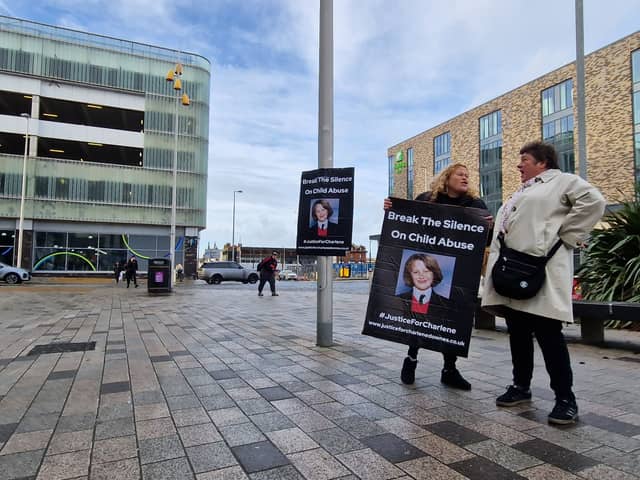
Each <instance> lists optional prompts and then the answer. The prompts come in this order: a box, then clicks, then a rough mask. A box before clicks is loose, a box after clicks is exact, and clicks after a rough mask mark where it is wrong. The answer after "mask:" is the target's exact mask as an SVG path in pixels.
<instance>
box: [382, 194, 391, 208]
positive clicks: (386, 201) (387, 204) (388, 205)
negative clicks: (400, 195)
mask: <svg viewBox="0 0 640 480" xmlns="http://www.w3.org/2000/svg"><path fill="white" fill-rule="evenodd" d="M382 206H383V208H384V209H385V210H389V209H390V208H391V207H392V205H391V199H390V198H388V197H387V198H385V199H384V203H383V204H382Z"/></svg>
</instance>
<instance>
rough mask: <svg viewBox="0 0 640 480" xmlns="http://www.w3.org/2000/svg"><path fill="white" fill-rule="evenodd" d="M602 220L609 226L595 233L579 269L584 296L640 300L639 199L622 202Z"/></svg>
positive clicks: (600, 298) (605, 299)
mask: <svg viewBox="0 0 640 480" xmlns="http://www.w3.org/2000/svg"><path fill="white" fill-rule="evenodd" d="M603 220H604V222H605V223H606V225H607V226H606V227H605V228H601V229H597V230H594V231H593V232H592V234H591V240H590V241H589V246H588V247H587V249H586V252H585V254H584V257H583V262H582V264H581V265H580V268H579V269H578V272H577V276H578V281H579V282H580V288H581V290H582V295H583V298H584V299H585V300H594V301H606V302H611V301H626V302H640V202H638V201H637V200H636V201H632V202H626V203H623V206H622V208H621V209H620V210H618V211H616V212H614V213H610V214H608V215H606V216H605V218H604V219H603ZM615 326H620V325H618V324H617V322H616V325H615ZM623 327H624V326H623Z"/></svg>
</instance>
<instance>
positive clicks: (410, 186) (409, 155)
mask: <svg viewBox="0 0 640 480" xmlns="http://www.w3.org/2000/svg"><path fill="white" fill-rule="evenodd" d="M414 180H415V174H414V168H413V148H407V198H408V199H409V200H413V181H414Z"/></svg>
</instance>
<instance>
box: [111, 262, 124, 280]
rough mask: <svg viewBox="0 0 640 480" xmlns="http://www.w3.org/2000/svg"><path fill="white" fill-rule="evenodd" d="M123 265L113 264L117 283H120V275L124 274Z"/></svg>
mask: <svg viewBox="0 0 640 480" xmlns="http://www.w3.org/2000/svg"><path fill="white" fill-rule="evenodd" d="M122 270H123V269H122V265H121V264H120V262H116V263H114V264H113V276H114V278H115V279H116V283H119V282H120V274H121V273H122Z"/></svg>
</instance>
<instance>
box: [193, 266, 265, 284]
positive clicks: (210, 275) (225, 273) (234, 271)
mask: <svg viewBox="0 0 640 480" xmlns="http://www.w3.org/2000/svg"><path fill="white" fill-rule="evenodd" d="M198 278H199V279H200V280H204V281H206V282H207V283H209V284H213V285H218V284H219V283H221V282H224V281H227V280H234V281H236V282H242V283H256V282H257V281H258V278H259V277H258V272H256V271H253V270H249V269H247V268H245V267H243V266H242V265H240V264H239V263H237V262H208V263H205V264H203V265H202V267H200V268H199V269H198Z"/></svg>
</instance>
